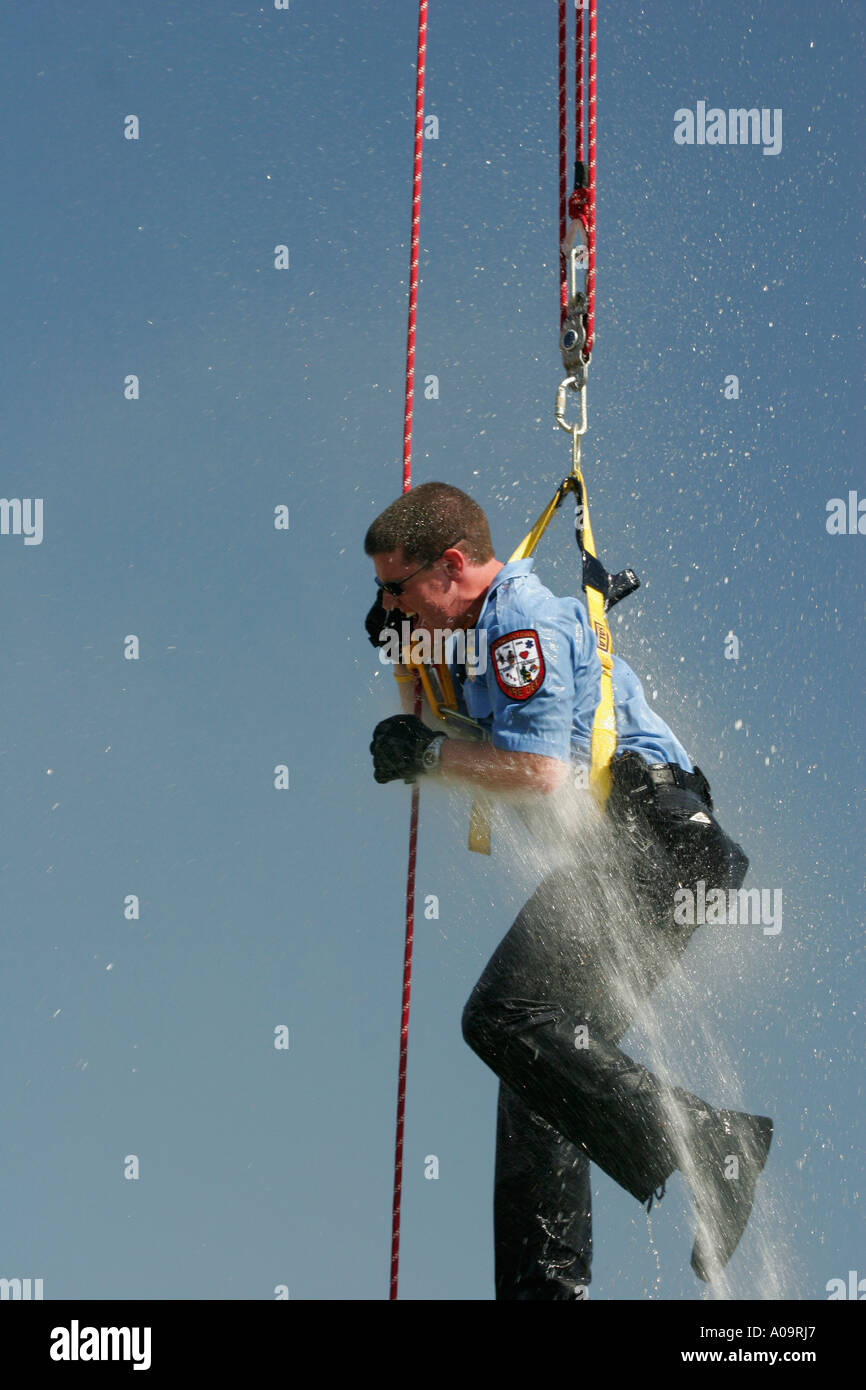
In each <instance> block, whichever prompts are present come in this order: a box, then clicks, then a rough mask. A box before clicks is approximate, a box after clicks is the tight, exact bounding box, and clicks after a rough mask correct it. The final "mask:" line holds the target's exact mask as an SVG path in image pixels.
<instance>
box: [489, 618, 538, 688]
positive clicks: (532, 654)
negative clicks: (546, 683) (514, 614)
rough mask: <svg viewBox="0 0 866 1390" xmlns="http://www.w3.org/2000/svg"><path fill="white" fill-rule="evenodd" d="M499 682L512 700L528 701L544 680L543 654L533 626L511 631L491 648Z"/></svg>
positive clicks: (500, 686) (498, 639)
mask: <svg viewBox="0 0 866 1390" xmlns="http://www.w3.org/2000/svg"><path fill="white" fill-rule="evenodd" d="M490 650H491V652H492V654H493V669H494V671H495V672H496V683H497V685H498V686H499V689H500V690H501V691H502V693H503V695H507V696H508V698H509V700H528V699H529V697H530V695H534V694H535V692H536V690H537V689H538V688H539V686H540V685H541V683H542V682H543V680H544V657H543V655H542V652H541V642H540V641H539V638H538V633H537V632H536V631H535V629H534V628H527V629H523V630H521V631H520V632H508V633H506V634H505V636H504V637H498V638H497V639H496V641H495V642H494V643H493V645H492V647H491V648H490Z"/></svg>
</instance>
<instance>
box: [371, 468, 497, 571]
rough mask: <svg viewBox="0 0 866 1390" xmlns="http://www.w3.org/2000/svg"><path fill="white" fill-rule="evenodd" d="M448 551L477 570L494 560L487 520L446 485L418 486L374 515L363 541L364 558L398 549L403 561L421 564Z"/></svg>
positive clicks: (471, 501) (474, 504) (454, 488)
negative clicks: (461, 554) (462, 555)
mask: <svg viewBox="0 0 866 1390" xmlns="http://www.w3.org/2000/svg"><path fill="white" fill-rule="evenodd" d="M458 541H459V544H456V542H458ZM450 547H453V548H455V549H457V550H460V551H461V552H462V553H463V554H464V555H465V556H466V558H467V560H471V561H472V562H473V564H476V565H484V564H486V563H487V561H488V560H492V559H493V544H492V542H491V540H490V526H489V525H488V522H487V517H486V516H485V515H484V513H483V511H482V510H481V508H480V507H479V505H478V503H477V502H473V500H472V498H471V497H469V496H468V495H467V493H465V492H461V491H460V489H459V488H458V487H452V486H451V484H450V483H420V484H419V485H418V487H413V488H411V489H410V491H409V492H404V493H403V495H402V497H398V498H397V500H396V502H392V503H391V505H390V507H386V508H385V510H384V512H382V514H381V516H377V518H376V520H375V521H374V522H373V524H372V526H370V528H369V530H368V531H367V534H366V536H365V538H364V552H365V554H367V555H385V554H388V553H389V552H391V551H394V550H402V551H403V554H404V555H405V557H406V560H407V561H413V562H418V563H420V564H427V563H428V562H429V561H431V560H436V559H438V557H439V556H440V555H441V554H442V551H443V550H447V549H449V548H450Z"/></svg>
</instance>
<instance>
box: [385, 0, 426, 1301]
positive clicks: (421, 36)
mask: <svg viewBox="0 0 866 1390" xmlns="http://www.w3.org/2000/svg"><path fill="white" fill-rule="evenodd" d="M426 56H427V0H419V4H418V58H417V79H416V85H415V163H414V169H413V179H412V250H411V253H410V262H409V328H408V332H407V337H406V411H405V415H404V423H403V491H404V492H408V491H409V489H410V488H411V486H412V407H413V402H414V398H415V321H416V316H417V309H418V253H419V251H418V248H419V232H420V228H421V157H422V152H423V149H424V67H425V61H426ZM415 714H416V715H419V716H420V714H421V683H420V681H419V679H418V677H417V675H416V676H415ZM417 848H418V787H417V785H416V786H413V788H412V809H411V813H410V817H409V867H408V870H407V873H406V944H405V948H404V953H403V1013H402V1018H401V1021H400V1070H399V1076H398V1081H397V1138H396V1143H395V1147H394V1204H393V1209H392V1216H391V1292H390V1297H391V1298H392V1299H393V1298H396V1297H397V1272H398V1267H399V1262H400V1200H401V1196H402V1190H403V1122H404V1117H405V1113H406V1064H407V1056H408V1048H409V999H410V996H411V992H412V943H413V940H414V933H415V859H416V854H417Z"/></svg>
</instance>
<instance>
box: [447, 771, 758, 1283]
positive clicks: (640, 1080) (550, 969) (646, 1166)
mask: <svg viewBox="0 0 866 1390" xmlns="http://www.w3.org/2000/svg"><path fill="white" fill-rule="evenodd" d="M695 817H697V819H695ZM600 836H603V837H604V842H603V844H602V842H601V838H600V839H599V844H598V845H596V846H595V849H596V850H597V851H598V852H597V853H594V852H593V848H594V847H593V846H592V845H591V844H590V845H589V846H588V847H587V846H586V845H584V846H582V847H581V849H580V850H579V852H578V854H576V856H575V858H576V860H577V859H578V858H579V859H580V862H579V863H577V862H576V863H575V865H574V867H573V868H572V867H571V866H569V867H568V868H563V869H559V870H557V871H555V872H553V873H551V874H550V875H549V876H548V877H547V878H546V879H545V880H544V881H543V882H542V883H541V885H540V887H539V888H538V889H537V891H536V892H535V893H534V894H533V896H532V897H531V898H530V900H529V902H527V903H526V905H525V907H524V908H523V910H522V911H521V913H520V915H519V916H518V918H517V920H516V921H515V923H514V925H513V926H512V927H511V929H510V931H509V932H508V933H507V935H506V936H505V937H504V939H503V940H502V942H501V943H500V945H499V947H498V948H497V950H496V951H495V952H494V954H493V956H492V957H491V959H490V961H489V963H488V965H487V966H486V968H485V970H484V973H483V974H482V976H481V978H480V980H479V981H478V983H477V985H476V986H475V989H474V990H473V992H472V995H471V996H470V998H469V1001H468V1002H467V1004H466V1008H465V1009H464V1013H463V1036H464V1038H465V1039H466V1042H467V1043H468V1044H469V1046H470V1047H471V1048H472V1049H473V1051H475V1052H476V1053H477V1054H478V1056H479V1057H480V1058H481V1059H482V1060H483V1061H484V1062H486V1063H487V1065H488V1066H489V1067H491V1068H492V1070H493V1071H494V1072H495V1073H496V1074H497V1076H498V1077H499V1079H500V1088H499V1107H498V1118H497V1138H496V1173H495V1186H494V1232H495V1278H496V1297H497V1299H575V1298H581V1297H585V1288H586V1285H588V1283H589V1280H590V1267H591V1258H592V1225H591V1202H590V1161H592V1162H594V1163H597V1164H598V1165H599V1167H600V1168H602V1169H603V1170H604V1171H605V1172H606V1173H607V1174H608V1175H609V1176H610V1177H612V1178H613V1179H614V1180H615V1181H616V1182H618V1183H619V1184H620V1185H621V1186H623V1187H624V1188H626V1190H627V1191H629V1192H631V1193H632V1195H633V1196H634V1197H636V1198H637V1199H638V1200H639V1201H641V1202H647V1201H648V1200H649V1199H650V1198H651V1197H652V1194H653V1193H654V1192H655V1191H656V1189H657V1188H660V1187H661V1186H662V1185H663V1184H664V1182H665V1179H666V1178H667V1177H669V1176H670V1174H671V1173H672V1172H673V1170H674V1169H675V1168H676V1167H678V1166H679V1165H678V1161H677V1153H676V1149H675V1144H674V1137H673V1134H672V1132H671V1124H670V1116H671V1102H672V1101H673V1103H674V1104H677V1103H680V1104H682V1105H685V1104H687V1103H688V1102H690V1101H692V1100H696V1098H694V1097H689V1096H688V1095H687V1093H686V1092H683V1091H679V1090H678V1089H677V1088H671V1087H665V1086H663V1085H662V1083H661V1082H659V1081H658V1080H657V1079H656V1077H654V1076H653V1075H652V1073H651V1072H649V1071H648V1070H647V1068H645V1067H643V1066H642V1065H641V1064H640V1063H638V1062H635V1061H633V1060H632V1059H631V1058H630V1057H628V1056H626V1054H625V1053H623V1052H622V1051H620V1049H619V1047H618V1046H617V1044H618V1042H619V1040H620V1039H621V1038H622V1036H623V1034H624V1033H625V1032H626V1030H627V1028H628V1027H629V1025H630V1024H631V1022H632V1020H633V1018H634V1015H635V1013H636V1012H637V1009H638V1008H639V1007H640V1005H641V1004H642V1003H643V1002H644V1001H645V1000H646V999H647V998H648V997H649V995H650V994H651V992H652V991H653V990H654V989H655V987H656V986H657V985H658V984H659V983H660V981H661V980H663V979H664V978H665V976H666V975H667V974H668V973H669V971H670V970H671V969H672V967H673V966H674V964H675V963H676V962H677V961H678V960H679V958H680V956H681V955H682V953H683V952H684V951H685V949H686V947H687V945H688V942H689V939H690V937H691V935H692V932H693V931H694V926H692V925H689V924H685V925H679V926H678V925H676V923H675V921H674V894H675V892H676V890H677V888H678V887H689V886H691V887H692V888H693V889H694V886H695V885H696V884H697V882H698V881H699V880H701V879H703V880H704V882H705V884H706V885H707V889H709V888H710V887H720V888H725V889H727V888H731V887H739V886H740V885H741V884H742V882H743V879H744V878H745V873H746V869H747V867H748V860H747V859H746V857H745V855H744V854H743V852H742V850H741V849H740V847H739V846H738V845H736V844H734V842H733V841H732V840H730V839H729V837H728V836H727V835H726V834H725V833H724V831H723V830H722V828H721V826H720V825H719V824H718V821H717V820H716V819H715V816H714V815H713V814H712V812H711V810H710V808H709V800H708V799H706V800H705V799H704V798H703V797H702V796H700V795H698V794H696V793H695V792H694V791H686V790H682V789H680V788H678V787H675V786H662V787H658V788H652V789H650V788H644V789H642V790H641V791H640V792H638V793H637V794H633V793H631V792H629V793H625V792H623V793H621V794H620V791H619V788H618V787H615V793H614V794H613V795H612V796H611V800H610V803H609V808H608V815H607V817H606V820H605V823H604V825H603V826H602V827H601V831H600ZM587 849H588V851H589V852H588V853H587V852H586V851H587ZM680 915H683V914H682V913H681V914H680ZM698 1104H700V1102H698Z"/></svg>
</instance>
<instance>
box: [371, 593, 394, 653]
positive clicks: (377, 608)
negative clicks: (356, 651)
mask: <svg viewBox="0 0 866 1390" xmlns="http://www.w3.org/2000/svg"><path fill="white" fill-rule="evenodd" d="M402 617H403V614H402V613H401V612H400V610H399V608H392V609H391V612H390V613H389V612H388V611H387V610H386V608H385V605H384V604H383V602H382V600H381V598H379V597H377V598H376V602H375V603H374V604H373V607H372V608H371V609H370V611H369V613H368V614H367V616H366V618H365V619H364V626H365V628H366V629H367V636H368V637H369V639H370V641H371V642H372V644H373V646H374V647H382V646H384V645H385V643H386V642H387V640H388V639H387V637H383V636H382V633H383V632H386V631H387V630H388V629H389V628H393V630H394V632H399V631H400V619H401V618H402Z"/></svg>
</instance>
